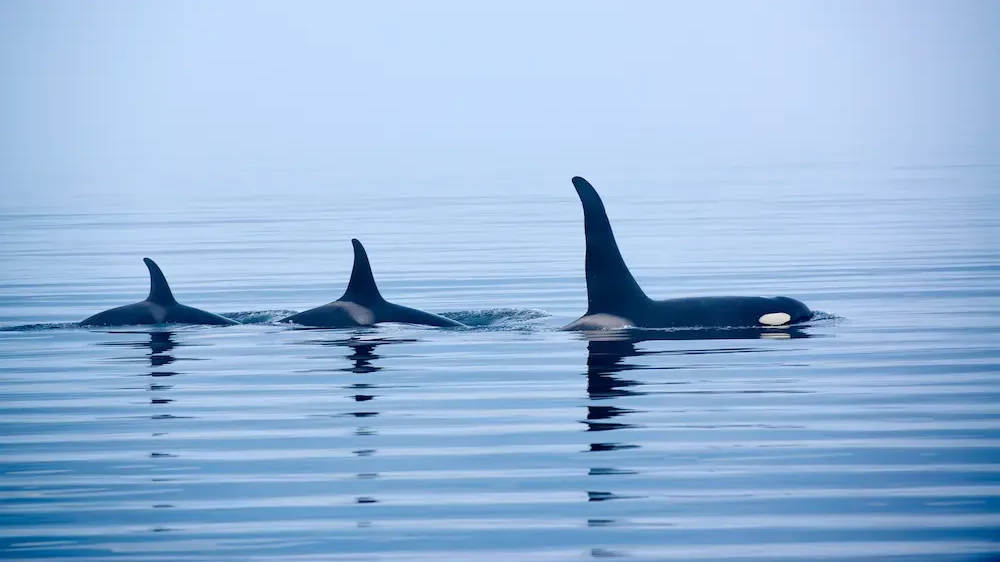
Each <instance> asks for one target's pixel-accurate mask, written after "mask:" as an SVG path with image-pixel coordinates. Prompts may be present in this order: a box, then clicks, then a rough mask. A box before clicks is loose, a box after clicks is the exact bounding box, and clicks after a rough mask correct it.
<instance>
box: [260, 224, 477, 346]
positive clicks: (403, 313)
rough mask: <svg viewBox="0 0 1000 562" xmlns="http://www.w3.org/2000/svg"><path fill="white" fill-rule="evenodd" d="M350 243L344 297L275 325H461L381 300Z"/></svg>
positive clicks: (360, 251) (361, 252) (363, 255)
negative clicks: (351, 256) (351, 260)
mask: <svg viewBox="0 0 1000 562" xmlns="http://www.w3.org/2000/svg"><path fill="white" fill-rule="evenodd" d="M351 243H352V244H353V245H354V268H353V270H352V271H351V280H350V281H349V282H348V284H347V290H346V291H344V295H343V296H342V297H340V298H339V299H337V300H335V301H333V302H331V303H327V304H324V305H322V306H318V307H316V308H311V309H309V310H306V311H304V312H300V313H298V314H293V315H291V316H288V317H287V318H282V319H281V320H279V322H292V323H295V324H299V325H302V326H312V327H317V328H353V327H358V326H371V325H373V324H377V323H379V322H399V323H404V324H422V325H425V326H437V327H442V328H459V327H463V326H464V324H462V323H460V322H456V321H455V320H452V319H450V318H445V317H444V316H439V315H437V314H432V313H430V312H424V311H422V310H417V309H415V308H409V307H406V306H401V305H398V304H393V303H391V302H389V301H387V300H385V299H384V298H383V297H382V294H381V293H380V292H379V290H378V287H377V286H376V285H375V278H374V276H373V275H372V269H371V264H370V263H369V261H368V253H367V252H365V248H364V246H362V245H361V242H359V241H358V240H357V239H352V240H351Z"/></svg>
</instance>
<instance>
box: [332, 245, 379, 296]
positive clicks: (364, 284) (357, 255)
mask: <svg viewBox="0 0 1000 562" xmlns="http://www.w3.org/2000/svg"><path fill="white" fill-rule="evenodd" d="M351 244H353V245H354V269H352V270H351V281H350V282H349V283H348V284H347V290H346V291H344V296H343V297H341V298H340V300H349V301H353V302H356V303H358V304H371V303H374V302H379V301H382V300H384V299H383V298H382V294H381V293H379V292H378V287H377V286H376V285H375V277H374V276H373V275H372V266H371V264H370V263H368V253H367V252H365V247H364V246H362V245H361V242H360V241H358V239H357V238H351Z"/></svg>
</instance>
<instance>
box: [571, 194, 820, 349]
mask: <svg viewBox="0 0 1000 562" xmlns="http://www.w3.org/2000/svg"><path fill="white" fill-rule="evenodd" d="M573 186H574V187H575V188H576V192H577V195H579V196H580V202H581V203H582V204H583V216H584V232H585V235H586V246H587V257H586V275H587V312H586V314H584V315H583V316H582V317H580V318H579V319H577V320H576V321H574V322H572V323H570V324H569V325H568V326H565V327H564V329H566V330H599V329H614V328H621V327H628V326H633V327H637V328H692V327H702V328H750V327H780V326H789V325H792V324H796V323H800V322H804V321H806V320H809V319H810V318H812V316H813V313H812V311H811V310H809V307H807V306H806V305H805V304H803V303H802V302H799V301H797V300H795V299H792V298H789V297H753V296H746V297H744V296H708V297H686V298H677V299H667V300H654V299H651V298H649V297H648V296H646V293H645V292H643V290H642V288H641V287H639V284H638V283H637V282H636V281H635V278H634V277H632V273H631V272H630V271H629V269H628V266H626V265H625V260H624V259H623V258H622V255H621V252H620V251H619V250H618V243H617V242H616V241H615V235H614V232H613V231H612V230H611V223H610V221H608V215H607V212H606V211H605V210H604V203H603V202H602V201H601V197H600V196H599V195H598V194H597V191H596V190H595V189H594V187H593V186H591V185H590V183H589V182H587V180H585V179H583V178H581V177H575V178H573Z"/></svg>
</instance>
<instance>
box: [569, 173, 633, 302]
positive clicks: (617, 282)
mask: <svg viewBox="0 0 1000 562" xmlns="http://www.w3.org/2000/svg"><path fill="white" fill-rule="evenodd" d="M572 181H573V187H575V188H576V193H577V195H579V196H580V202H581V203H583V224H584V233H585V235H586V239H587V262H586V270H587V313H588V314H597V313H602V312H603V313H611V314H628V313H629V311H630V310H631V309H632V308H633V305H634V304H636V303H638V302H643V301H646V300H649V297H647V296H646V293H644V292H643V291H642V289H641V288H640V287H639V284H638V283H636V281H635V278H633V277H632V273H631V272H630V271H629V270H628V266H626V265H625V260H623V259H622V254H621V252H619V251H618V243H617V242H615V233H614V232H612V230H611V223H610V222H608V215H607V212H605V210H604V203H602V202H601V196H600V195H598V194H597V191H596V190H594V187H593V186H592V185H590V183H589V182H588V181H587V180H585V179H583V178H581V177H579V176H577V177H574V178H573V180H572Z"/></svg>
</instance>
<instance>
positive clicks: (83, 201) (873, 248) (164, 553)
mask: <svg viewBox="0 0 1000 562" xmlns="http://www.w3.org/2000/svg"><path fill="white" fill-rule="evenodd" d="M572 172H578V171H575V170H574V171H572ZM569 175H571V174H569V173H567V174H566V176H567V177H566V178H563V179H560V180H559V181H533V182H532V183H529V184H528V185H523V184H521V183H519V182H518V180H517V179H516V178H505V179H501V180H489V181H487V182H485V183H484V184H471V183H470V184H468V185H449V186H447V188H443V187H441V186H429V185H386V184H379V183H375V184H364V183H358V184H356V185H338V186H329V188H328V189H326V188H324V189H316V188H315V186H310V187H309V188H308V189H299V188H298V187H297V186H294V185H293V186H286V187H282V188H274V189H266V188H263V187H256V188H254V187H252V186H251V187H250V188H246V189H243V188H241V187H238V186H234V187H233V188H232V189H227V190H217V191H209V192H207V193H204V194H202V193H199V192H198V190H193V189H188V190H183V189H181V187H182V186H177V189H178V195H177V196H176V197H170V196H164V197H154V196H152V195H147V196H145V197H144V196H135V197H131V198H130V197H123V196H114V197H112V196H110V195H101V194H100V193H95V194H91V195H80V196H77V197H66V198H61V199H52V200H43V198H39V200H38V201H29V200H24V201H13V200H4V201H3V202H2V203H0V216H2V226H0V240H2V242H0V264H2V267H0V326H2V327H3V331H0V474H2V480H0V558H3V559H5V560H29V559H39V558H74V559H78V560H94V561H96V560H136V561H144V560H156V561H196V560H197V561H216V560H294V561H307V560H391V561H403V560H456V561H465V560H483V561H485V560H496V561H507V560H547V561H557V560H584V559H592V558H605V557H615V556H622V557H627V559H629V560H668V559H671V560H720V561H721V560H743V559H747V560H751V559H752V560H816V559H828V560H913V561H916V560H949V561H951V560H954V561H958V560H963V561H964V560H986V559H990V558H991V557H992V556H994V555H996V554H998V553H1000V320H998V315H1000V250H998V245H1000V244H998V241H1000V213H998V209H1000V168H996V167H988V166H985V167H975V166H968V167H935V166H919V167H917V166H910V167H905V166H863V165H851V164H835V165H798V166H761V167H735V168H704V169H693V168H692V169H690V170H687V171H683V172H678V173H676V174H675V175H674V176H671V177H668V178H661V179H651V178H645V179H643V178H599V177H593V178H589V179H591V180H592V181H593V182H594V185H595V186H596V187H597V189H598V190H599V191H600V192H601V194H602V195H603V197H604V200H605V204H606V206H607V208H608V212H609V215H610V217H611V220H612V224H613V226H614V228H615V230H616V234H617V237H618V240H619V244H620V246H621V248H622V251H623V254H624V255H625V259H626V261H627V262H628V263H629V265H630V266H631V268H632V270H633V273H634V274H635V276H636V278H637V279H638V280H639V282H640V284H642V285H643V287H644V288H645V289H646V292H647V293H649V294H650V295H651V296H655V297H662V298H666V297H670V296H688V295H699V294H751V295H758V294H763V295H770V294H784V295H788V296H792V297H795V298H798V299H801V300H803V301H805V302H806V303H808V304H809V305H810V306H811V307H812V308H814V309H816V310H819V311H822V313H823V314H822V315H821V317H820V319H819V320H817V321H815V322H813V323H812V324H811V325H810V326H808V327H806V328H804V329H802V330H801V332H792V333H790V334H787V335H788V336H795V337H782V336H783V334H782V333H777V334H769V335H768V336H767V337H756V336H755V337H753V338H741V337H739V336H741V334H740V333H731V334H723V335H719V334H714V333H709V332H704V333H701V334H698V333H694V334H691V333H688V334H678V335H675V336H671V335H668V334H659V336H660V337H658V338H657V337H653V336H654V335H655V334H647V335H646V338H648V339H643V340H641V341H635V339H624V338H622V337H611V336H612V334H606V336H607V337H591V338H586V337H584V336H581V335H580V334H573V333H565V332H560V331H558V330H557V328H558V327H559V326H560V325H563V324H565V323H567V322H569V321H571V320H573V319H575V318H576V317H577V316H579V315H580V314H581V313H583V311H584V310H585V308H586V287H585V283H584V277H583V227H582V212H581V209H580V205H579V201H578V200H577V198H576V195H575V192H574V191H573V189H572V187H571V186H570V184H569V181H568V180H569V178H568V176H569ZM154 191H155V190H153V189H145V190H144V189H137V192H138V193H146V194H150V193H153V192H154ZM84 192H85V191H84V190H81V191H79V193H84ZM351 237H358V238H360V239H361V240H362V241H363V242H364V243H365V245H366V247H367V249H368V252H369V255H370V256H371V259H372V264H373V268H374V271H375V276H376V280H377V281H378V282H379V285H380V287H381V289H382V292H383V294H384V295H386V296H387V297H388V298H390V299H391V300H393V301H395V302H398V303H400V304H406V305H410V306H416V307H419V308H423V309H426V310H430V311H434V312H439V313H447V314H448V315H450V316H452V317H455V318H458V319H460V320H462V321H464V322H467V323H470V324H474V325H475V327H473V328H470V329H463V330H441V329H433V328H423V327H411V326H398V325H389V326H379V327H376V328H371V329H358V330H297V329H293V328H292V327H289V326H286V325H278V324H276V323H275V322H274V320H275V319H277V318H279V317H281V316H282V315H285V314H288V313H289V311H300V310H304V309H306V308H310V307H312V306H316V305H319V304H322V303H325V302H328V301H330V300H333V299H335V298H337V297H339V296H340V294H341V292H342V290H343V288H344V286H345V284H346V281H347V278H348V276H349V274H350V267H351V245H350V242H349V239H350V238H351ZM144 256H149V257H152V258H154V259H156V260H157V262H158V263H159V264H160V266H161V267H162V268H163V270H164V271H165V273H166V275H167V278H168V279H169V280H170V282H171V285H172V287H173V290H174V294H175V295H176V296H177V297H178V299H179V300H180V301H181V302H183V303H185V304H189V305H193V306H198V307H201V308H205V309H207V310H210V311H213V312H219V313H224V314H227V315H229V316H231V317H234V318H237V319H239V320H241V321H244V322H246V323H247V325H242V326H234V327H226V328H208V327H191V326H187V327H185V326H163V327H153V328H151V327H136V328H123V329H83V328H78V327H75V326H73V324H72V323H74V322H76V321H79V320H81V319H83V318H85V317H86V316H89V315H90V314H93V313H95V312H98V311H100V310H103V309H106V308H109V307H112V306H117V305H120V304H125V303H129V302H134V301H137V300H141V299H142V298H144V297H145V295H146V292H147V288H148V280H147V274H146V269H145V267H144V266H143V264H142V261H141V258H142V257H144ZM799 336H802V337H799Z"/></svg>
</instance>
